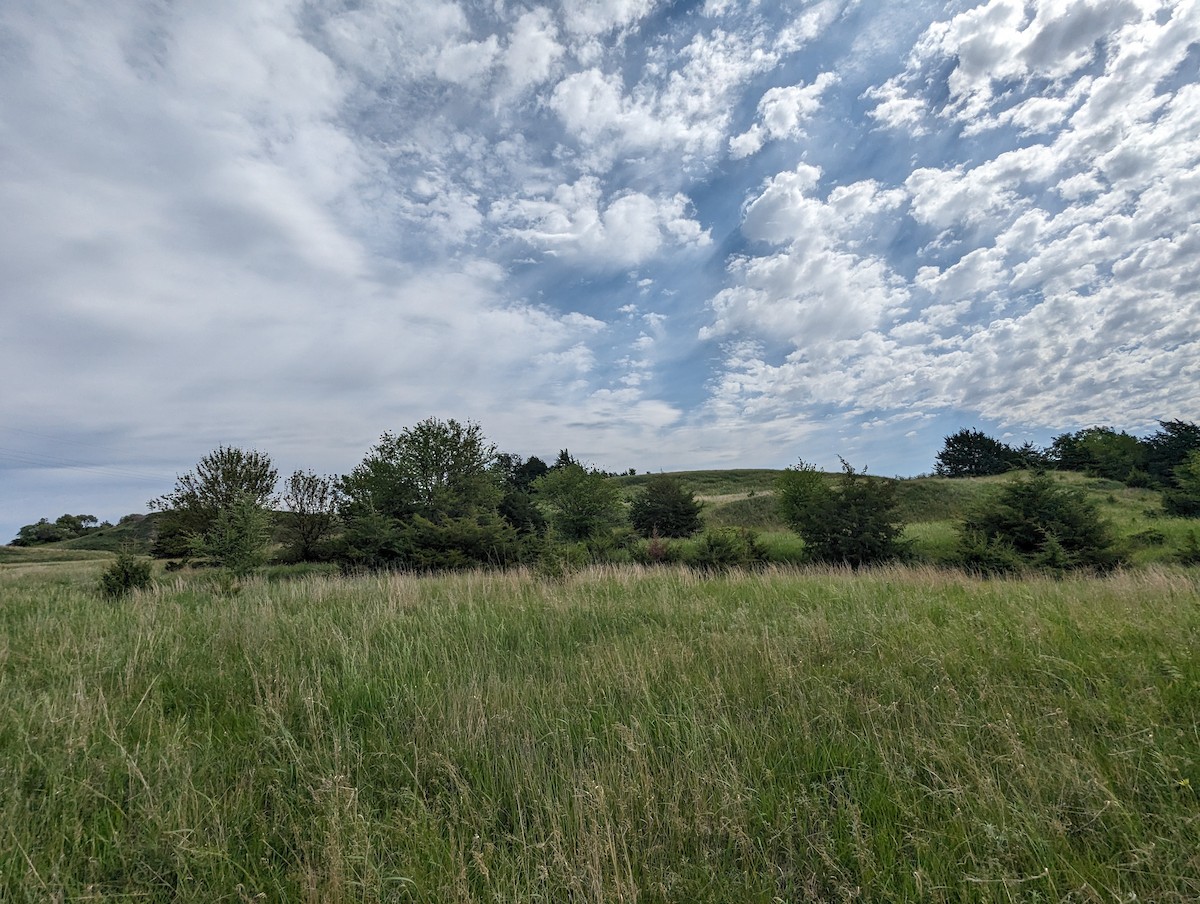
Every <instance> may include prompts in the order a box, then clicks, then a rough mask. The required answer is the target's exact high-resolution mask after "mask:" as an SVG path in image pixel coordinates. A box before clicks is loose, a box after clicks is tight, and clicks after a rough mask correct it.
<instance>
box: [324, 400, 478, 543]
mask: <svg viewBox="0 0 1200 904" xmlns="http://www.w3.org/2000/svg"><path fill="white" fill-rule="evenodd" d="M495 455H496V447H495V446H493V445H492V444H491V443H489V442H488V441H487V440H486V439H485V438H484V435H483V431H482V429H481V428H480V426H479V425H478V424H473V423H467V424H460V423H459V422H458V421H456V420H453V419H451V420H448V421H441V420H438V419H437V418H428V419H426V420H424V421H421V422H420V423H419V424H417V425H416V426H414V427H408V428H405V429H404V430H402V431H401V432H400V433H398V434H394V433H390V432H389V433H384V434H383V435H382V436H381V437H380V438H379V442H378V443H376V444H375V445H374V446H373V447H372V448H371V450H370V451H369V452H368V453H367V455H366V457H365V458H364V459H363V461H362V463H361V464H359V465H358V467H356V468H355V469H354V470H353V471H352V472H351V473H350V474H348V475H347V476H345V477H343V478H342V480H341V485H340V489H341V492H342V497H343V498H342V512H343V514H344V515H346V516H348V517H355V516H357V515H358V514H360V513H362V512H365V511H368V510H373V511H376V512H379V513H381V514H383V515H386V516H388V517H390V518H395V519H397V520H406V519H408V518H411V517H413V516H416V515H420V516H421V517H423V518H427V519H430V520H436V519H438V518H441V517H451V518H459V517H463V516H466V515H470V514H472V513H474V512H477V511H481V510H484V511H494V510H495V508H496V506H497V505H498V504H499V502H500V488H499V485H498V480H497V477H496V475H495V473H494V472H493V471H492V470H491V465H492V462H493V459H494V457H495Z"/></svg>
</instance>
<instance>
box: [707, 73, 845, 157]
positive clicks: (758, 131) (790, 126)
mask: <svg viewBox="0 0 1200 904" xmlns="http://www.w3.org/2000/svg"><path fill="white" fill-rule="evenodd" d="M837 80H838V77H837V75H835V74H834V73H832V72H823V73H821V74H820V75H819V76H817V78H816V80H815V81H814V82H813V83H812V84H811V85H792V86H790V87H786V88H771V89H770V90H769V91H767V92H766V94H764V95H763V97H762V100H760V101H759V102H758V122H756V123H754V125H753V126H751V127H750V130H749V131H747V132H743V133H742V134H741V135H738V136H735V137H734V138H731V139H729V152H730V155H731V156H732V157H734V158H735V159H736V158H740V157H748V156H750V155H751V154H756V153H758V151H759V150H761V149H762V146H763V145H764V144H765V143H766V142H768V141H776V140H779V139H781V138H803V137H804V128H803V127H804V122H805V120H807V119H810V118H811V117H812V116H813V114H814V113H816V112H817V110H819V109H820V107H821V95H822V94H824V93H825V90H826V89H827V88H829V86H830V85H833V84H834V83H836V82H837Z"/></svg>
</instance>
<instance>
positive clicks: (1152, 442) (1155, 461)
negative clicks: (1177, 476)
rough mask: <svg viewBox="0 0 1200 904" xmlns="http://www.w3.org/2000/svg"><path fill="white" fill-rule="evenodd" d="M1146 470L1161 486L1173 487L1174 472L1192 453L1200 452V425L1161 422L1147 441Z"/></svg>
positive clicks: (1176, 421)
mask: <svg viewBox="0 0 1200 904" xmlns="http://www.w3.org/2000/svg"><path fill="white" fill-rule="evenodd" d="M1144 442H1145V445H1146V470H1147V471H1148V472H1149V473H1150V476H1151V477H1152V478H1153V479H1154V480H1155V481H1156V482H1157V483H1158V484H1159V485H1161V486H1171V484H1172V479H1173V477H1174V472H1175V469H1176V468H1177V467H1179V465H1181V464H1183V462H1184V459H1186V458H1187V457H1188V454H1189V453H1190V452H1195V451H1198V450H1200V425H1197V424H1193V423H1191V422H1189V421H1181V420H1172V421H1159V422H1158V430H1157V431H1156V432H1155V433H1153V434H1152V435H1150V436H1148V437H1147V438H1146V439H1145V440H1144Z"/></svg>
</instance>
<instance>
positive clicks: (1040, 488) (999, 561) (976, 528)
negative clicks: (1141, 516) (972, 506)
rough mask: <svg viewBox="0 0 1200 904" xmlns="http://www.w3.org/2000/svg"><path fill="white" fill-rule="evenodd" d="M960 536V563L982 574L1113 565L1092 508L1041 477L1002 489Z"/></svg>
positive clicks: (1106, 534)
mask: <svg viewBox="0 0 1200 904" xmlns="http://www.w3.org/2000/svg"><path fill="white" fill-rule="evenodd" d="M959 531H960V555H961V560H962V562H963V564H965V565H967V566H968V567H973V568H979V569H981V570H984V571H1007V570H1013V569H1015V568H1017V567H1020V566H1032V567H1036V568H1047V569H1050V570H1064V569H1068V568H1077V567H1090V568H1100V569H1104V568H1110V567H1112V566H1114V565H1115V564H1116V563H1117V556H1116V553H1115V550H1114V544H1113V538H1112V535H1111V533H1110V530H1109V526H1108V524H1107V522H1106V521H1104V520H1103V519H1102V518H1101V517H1100V513H1099V510H1098V508H1097V506H1096V503H1095V502H1093V501H1091V500H1090V499H1088V498H1087V496H1086V495H1085V494H1084V493H1083V491H1082V490H1079V489H1077V488H1073V487H1068V486H1064V485H1062V484H1060V483H1058V482H1056V481H1055V479H1054V478H1053V477H1051V476H1050V475H1049V474H1046V473H1045V472H1040V473H1036V474H1033V475H1031V476H1025V477H1018V478H1017V479H1015V480H1013V481H1012V482H1010V483H1009V484H1007V485H1006V486H1004V487H1002V488H1001V489H1000V490H999V491H998V492H996V493H995V494H994V495H992V496H991V497H990V498H988V499H987V500H986V501H985V502H984V503H982V504H981V505H980V506H979V507H978V508H977V509H976V510H975V511H973V512H971V513H969V514H968V515H967V516H966V517H965V518H964V519H963V521H962V523H961V524H960V528H959Z"/></svg>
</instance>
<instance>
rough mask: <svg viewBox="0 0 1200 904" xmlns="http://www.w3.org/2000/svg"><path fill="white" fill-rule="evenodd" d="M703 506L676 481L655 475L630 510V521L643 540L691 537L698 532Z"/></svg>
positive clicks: (664, 475)
mask: <svg viewBox="0 0 1200 904" xmlns="http://www.w3.org/2000/svg"><path fill="white" fill-rule="evenodd" d="M702 507H703V506H702V504H701V503H699V502H697V501H696V494H695V493H693V492H691V491H690V490H685V489H684V488H683V485H682V484H680V482H679V480H678V479H677V478H675V477H671V476H669V475H667V474H658V475H656V476H654V477H651V478H650V480H648V481H647V482H646V485H645V487H643V489H642V491H641V492H640V493H639V494H638V495H637V496H635V497H634V499H633V502H631V503H630V506H629V521H630V523H631V524H632V525H633V529H634V530H636V531H637V532H638V533H639V534H641V535H642V536H643V537H650V536H652V535H654V534H658V535H659V536H662V537H690V536H691V535H692V534H694V533H696V531H698V530H700V528H701V526H702V524H701V521H700V510H701V508H702Z"/></svg>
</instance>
